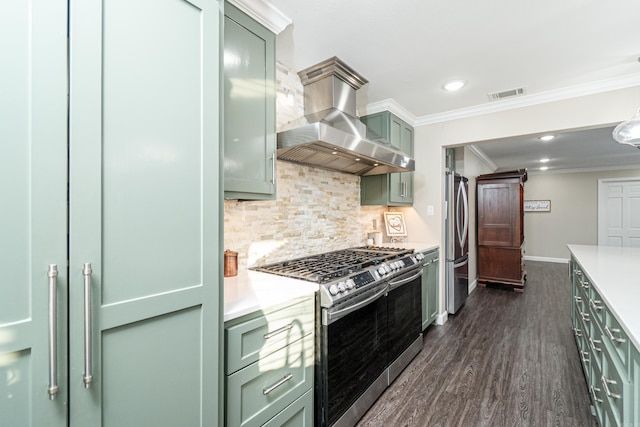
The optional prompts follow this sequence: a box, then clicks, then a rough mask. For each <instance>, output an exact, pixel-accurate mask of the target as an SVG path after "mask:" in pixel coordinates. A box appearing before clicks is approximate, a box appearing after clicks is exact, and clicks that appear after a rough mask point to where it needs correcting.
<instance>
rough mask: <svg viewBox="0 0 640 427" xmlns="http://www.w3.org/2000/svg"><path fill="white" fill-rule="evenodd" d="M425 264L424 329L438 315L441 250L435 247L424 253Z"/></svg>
mask: <svg viewBox="0 0 640 427" xmlns="http://www.w3.org/2000/svg"><path fill="white" fill-rule="evenodd" d="M422 254H423V255H424V258H425V264H424V267H423V269H422V330H425V329H426V328H427V326H429V325H431V324H432V323H433V322H435V320H436V318H437V317H438V272H439V263H440V251H439V250H438V249H433V250H430V251H426V252H423V253H422Z"/></svg>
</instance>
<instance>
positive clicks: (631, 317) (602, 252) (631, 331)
mask: <svg viewBox="0 0 640 427" xmlns="http://www.w3.org/2000/svg"><path fill="white" fill-rule="evenodd" d="M568 246H569V251H571V253H572V254H573V256H574V258H575V259H576V261H578V263H579V264H580V266H581V267H582V269H583V271H584V272H585V273H586V274H587V276H589V278H590V279H591V284H592V285H593V286H595V288H596V289H597V290H598V293H599V294H600V296H601V297H602V299H603V300H604V301H605V302H606V304H607V306H608V307H609V308H610V310H611V311H612V313H613V315H614V316H615V317H616V319H617V320H618V322H620V325H622V327H623V328H624V330H625V332H626V333H627V335H629V338H630V339H631V341H632V342H633V343H634V345H635V346H636V348H638V349H640V310H639V307H640V275H639V274H638V272H639V271H640V267H639V265H640V248H616V247H610V246H585V245H568Z"/></svg>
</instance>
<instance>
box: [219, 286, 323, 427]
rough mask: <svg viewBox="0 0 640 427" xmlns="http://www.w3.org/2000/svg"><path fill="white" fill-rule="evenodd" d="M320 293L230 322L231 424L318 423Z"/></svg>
mask: <svg viewBox="0 0 640 427" xmlns="http://www.w3.org/2000/svg"><path fill="white" fill-rule="evenodd" d="M314 327H315V297H314V296H313V295H310V296H307V297H301V298H296V299H294V300H292V301H289V302H287V303H284V304H280V305H278V306H275V307H272V308H269V309H265V310H261V311H258V312H254V313H250V314H247V315H245V316H242V317H239V318H237V319H233V320H229V321H227V322H225V327H224V335H225V349H226V363H225V374H226V377H225V387H226V390H225V398H226V404H225V407H226V416H225V421H226V422H225V425H226V426H229V427H232V426H233V427H256V426H268V427H276V426H278V427H279V426H291V427H293V426H296V427H312V426H313V383H314V357H315V354H314V345H315V338H314V337H315V331H314Z"/></svg>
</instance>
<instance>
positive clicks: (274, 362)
mask: <svg viewBox="0 0 640 427" xmlns="http://www.w3.org/2000/svg"><path fill="white" fill-rule="evenodd" d="M313 345H314V339H313V334H309V335H307V336H305V337H304V338H303V339H301V340H298V341H296V342H294V343H291V344H289V345H288V346H287V347H285V348H282V349H280V350H278V351H276V352H275V353H273V354H271V355H269V356H267V357H265V358H264V359H260V360H259V361H257V362H255V363H252V364H251V365H249V366H247V367H246V368H244V369H241V370H240V371H238V372H236V373H234V374H231V375H229V376H228V377H227V395H226V401H227V404H226V408H227V425H229V426H234V427H235V426H237V427H240V426H242V427H249V426H252V427H257V426H261V425H263V424H264V423H265V422H267V421H268V420H269V419H271V418H273V416H275V415H276V414H277V413H279V412H280V411H282V410H283V409H285V408H286V407H287V406H289V405H290V404H291V403H293V402H294V401H295V400H297V399H298V398H299V397H300V396H302V395H303V394H304V393H305V392H306V391H308V390H311V389H312V387H313V369H314V362H313V357H314V351H313Z"/></svg>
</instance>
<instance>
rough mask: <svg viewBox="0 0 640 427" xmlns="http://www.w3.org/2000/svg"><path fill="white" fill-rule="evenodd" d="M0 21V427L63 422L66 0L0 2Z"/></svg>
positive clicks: (64, 386)
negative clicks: (51, 336) (52, 303)
mask: <svg viewBox="0 0 640 427" xmlns="http://www.w3.org/2000/svg"><path fill="white" fill-rule="evenodd" d="M0 28H2V34H3V37H2V38H0V54H1V62H2V79H0V94H1V95H0V116H1V117H2V119H0V120H1V122H2V123H1V124H0V194H2V208H1V215H2V222H1V225H0V241H1V242H2V243H1V244H0V272H1V273H2V279H1V280H0V424H1V425H3V426H44V425H47V426H54V427H55V426H64V425H66V418H67V415H66V408H67V399H68V396H69V393H68V387H67V386H66V383H64V380H65V378H66V366H67V359H66V354H67V353H66V347H67V341H66V324H67V316H66V311H67V303H66V295H67V202H66V201H67V129H66V127H67V126H66V123H67V65H66V62H67V56H66V51H67V2H66V1H50V0H34V1H31V2H24V1H3V2H0ZM50 264H56V265H57V270H58V276H57V290H56V291H55V292H54V295H55V296H57V306H56V309H57V310H56V311H57V316H56V324H57V327H56V328H55V331H56V332H57V346H56V347H57V352H56V353H55V355H56V356H57V360H56V362H57V363H56V364H55V366H56V367H57V375H55V376H54V379H55V380H56V381H57V383H58V393H57V395H55V400H50V399H49V393H48V389H49V385H50V383H49V373H50V371H49V344H48V327H49V319H48V315H49V307H48V298H49V286H48V277H47V271H48V267H49V265H50ZM52 385H55V384H52Z"/></svg>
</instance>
